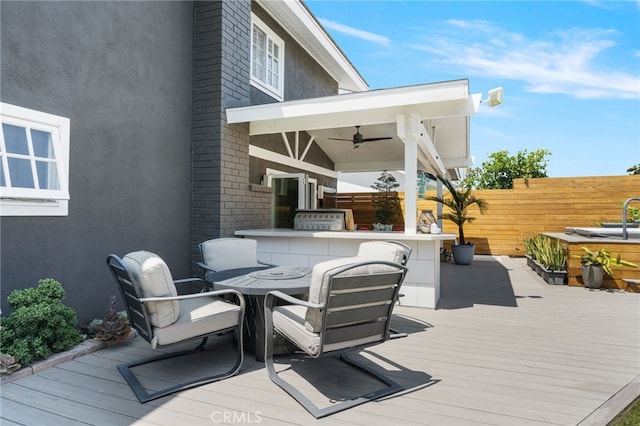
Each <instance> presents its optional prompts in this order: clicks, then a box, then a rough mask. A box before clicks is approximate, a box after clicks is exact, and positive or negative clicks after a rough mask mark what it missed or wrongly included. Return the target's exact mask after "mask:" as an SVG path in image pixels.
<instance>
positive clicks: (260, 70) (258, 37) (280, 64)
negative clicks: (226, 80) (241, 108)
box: [251, 15, 284, 101]
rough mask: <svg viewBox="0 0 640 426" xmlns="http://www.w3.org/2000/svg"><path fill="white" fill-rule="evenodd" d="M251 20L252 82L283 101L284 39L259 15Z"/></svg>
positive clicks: (252, 16)
mask: <svg viewBox="0 0 640 426" xmlns="http://www.w3.org/2000/svg"><path fill="white" fill-rule="evenodd" d="M251 21H252V25H251V84H253V85H254V86H256V87H258V88H259V89H260V90H262V91H263V92H265V93H267V94H269V95H271V96H273V97H274V98H276V99H278V100H280V101H281V100H283V99H284V90H283V82H284V78H283V77H284V41H282V39H281V38H280V37H278V36H277V35H276V34H275V33H274V32H273V31H271V29H270V28H269V27H267V25H266V24H265V23H264V22H262V21H261V20H260V19H259V18H258V17H257V16H255V15H251Z"/></svg>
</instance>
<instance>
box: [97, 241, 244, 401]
mask: <svg viewBox="0 0 640 426" xmlns="http://www.w3.org/2000/svg"><path fill="white" fill-rule="evenodd" d="M107 265H108V267H109V270H110V271H111V273H112V275H113V278H114V279H115V281H116V285H117V287H118V289H119V290H120V294H121V295H122V299H123V301H124V305H125V307H126V310H127V314H128V316H129V321H130V322H131V325H132V326H133V327H134V328H135V330H136V331H137V332H138V335H139V336H140V337H142V338H143V339H144V340H146V341H147V342H149V343H150V344H151V347H152V348H153V349H156V348H164V347H168V346H172V345H176V344H180V343H184V342H187V341H190V340H200V344H199V345H198V346H197V347H196V348H194V349H191V350H181V351H174V352H170V353H164V354H162V355H158V356H153V357H149V358H145V359H141V360H137V361H132V362H128V363H125V364H121V365H118V370H119V371H120V374H122V377H124V379H125V380H126V382H127V384H128V385H129V387H130V388H131V390H132V391H133V392H134V393H135V395H136V397H137V398H138V400H139V401H140V402H141V403H145V402H148V401H151V400H153V399H157V398H160V397H163V396H166V395H170V394H172V393H175V392H179V391H182V390H185V389H189V388H192V387H196V386H200V385H204V384H207V383H210V382H214V381H217V380H221V379H225V378H228V377H231V376H233V375H235V374H236V373H237V372H238V371H239V370H240V367H241V366H242V362H243V346H242V325H243V319H244V309H245V302H244V298H243V296H242V294H240V293H238V292H237V291H235V290H219V291H209V292H200V293H195V294H185V295H178V292H177V289H176V284H187V283H193V282H194V281H200V282H202V280H201V279H199V278H192V279H185V280H177V281H174V280H173V279H172V277H171V272H170V271H169V268H168V267H167V264H166V263H165V262H164V261H163V260H162V259H161V258H160V257H159V256H157V255H156V254H154V253H151V252H148V251H136V252H132V253H129V254H127V255H126V256H124V258H122V259H121V258H119V257H118V256H116V255H114V254H111V255H109V256H108V257H107ZM228 295H233V296H235V299H236V301H237V303H238V304H234V303H231V302H229V301H226V300H223V299H222V298H221V297H220V296H228ZM233 330H235V332H236V334H235V341H236V347H237V348H236V350H237V357H236V361H235V364H234V365H233V366H232V367H231V369H229V370H227V371H225V372H222V373H218V374H215V375H211V376H208V377H202V378H197V379H193V380H189V381H187V382H184V383H180V384H176V385H174V386H170V387H167V388H165V389H161V390H157V391H154V392H151V393H148V392H147V391H146V390H145V389H144V387H143V386H142V384H141V383H140V381H139V380H138V379H137V378H136V376H135V375H134V374H133V372H132V371H131V368H132V367H136V366H139V365H144V364H149V363H152V362H156V361H159V360H163V359H167V358H173V357H178V356H183V355H188V354H193V353H196V352H199V351H202V350H204V347H205V345H206V343H207V339H208V337H209V336H211V335H213V334H220V333H226V332H228V331H233Z"/></svg>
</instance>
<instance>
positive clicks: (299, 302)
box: [264, 290, 324, 308]
mask: <svg viewBox="0 0 640 426" xmlns="http://www.w3.org/2000/svg"><path fill="white" fill-rule="evenodd" d="M275 298H278V299H280V300H284V301H285V302H289V303H291V304H292V305H301V306H306V307H307V308H322V307H323V306H324V305H320V304H318V303H311V302H308V301H306V300H302V299H298V298H297V297H293V296H291V295H289V294H285V293H283V292H281V291H277V290H276V291H270V292H269V293H267V295H266V296H265V298H264V305H265V307H267V304H268V307H269V308H271V307H273V303H274V300H275Z"/></svg>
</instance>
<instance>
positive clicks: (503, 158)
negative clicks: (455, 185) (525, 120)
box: [462, 149, 551, 189]
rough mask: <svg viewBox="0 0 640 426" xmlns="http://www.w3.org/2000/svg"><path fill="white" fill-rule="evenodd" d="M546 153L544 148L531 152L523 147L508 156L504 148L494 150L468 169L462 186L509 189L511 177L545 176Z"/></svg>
mask: <svg viewBox="0 0 640 426" xmlns="http://www.w3.org/2000/svg"><path fill="white" fill-rule="evenodd" d="M548 155H551V152H550V151H547V150H546V149H537V150H535V151H532V152H527V150H526V149H525V150H523V151H519V152H518V153H517V154H516V155H514V156H510V155H509V152H508V151H506V150H502V151H497V152H494V153H492V154H490V155H489V160H487V161H485V162H484V163H482V165H481V166H480V167H472V168H470V169H469V170H468V172H467V175H466V177H465V178H464V180H463V181H462V186H463V187H465V188H475V189H511V188H513V179H518V178H524V179H530V178H542V177H547V162H548V161H547V160H546V158H545V157H546V156H548Z"/></svg>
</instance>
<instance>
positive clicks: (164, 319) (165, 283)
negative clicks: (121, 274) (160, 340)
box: [122, 250, 180, 327]
mask: <svg viewBox="0 0 640 426" xmlns="http://www.w3.org/2000/svg"><path fill="white" fill-rule="evenodd" d="M122 261H123V262H124V264H125V265H126V266H127V268H128V269H129V271H130V272H131V274H132V275H133V279H134V280H135V281H136V283H137V284H138V286H139V290H140V292H141V293H142V297H169V296H177V295H178V292H177V290H176V286H175V284H174V283H173V277H172V276H171V272H170V271H169V267H168V266H167V264H166V263H165V262H164V260H162V259H161V258H160V257H159V256H158V255H156V254H154V253H151V252H150V251H145V250H141V251H135V252H132V253H129V254H127V255H125V256H124V258H123V259H122ZM145 306H146V309H147V313H148V314H149V322H150V323H151V325H152V326H154V327H166V326H168V325H171V324H173V323H174V322H175V321H176V320H177V319H178V316H179V315H180V304H179V303H178V301H177V300H169V301H166V302H147V303H145Z"/></svg>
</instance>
